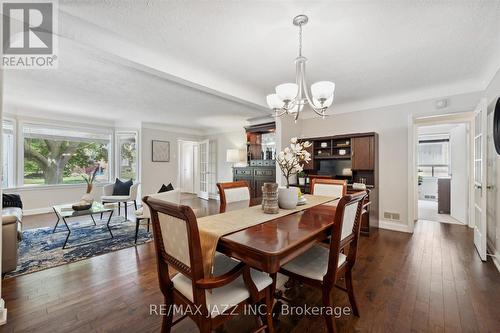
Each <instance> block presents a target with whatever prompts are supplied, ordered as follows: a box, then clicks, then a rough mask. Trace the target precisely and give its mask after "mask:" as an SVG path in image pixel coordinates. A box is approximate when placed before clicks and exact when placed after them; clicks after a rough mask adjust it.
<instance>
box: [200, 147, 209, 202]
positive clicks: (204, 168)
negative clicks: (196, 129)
mask: <svg viewBox="0 0 500 333" xmlns="http://www.w3.org/2000/svg"><path fill="white" fill-rule="evenodd" d="M209 147H210V143H209V141H208V140H204V141H201V142H200V143H199V144H198V152H199V159H198V160H199V163H200V164H199V165H200V167H199V175H200V177H199V179H200V190H199V192H198V197H200V198H201V199H205V200H208V192H209V190H210V189H209V177H210V173H209V159H210V151H209V150H210V149H209Z"/></svg>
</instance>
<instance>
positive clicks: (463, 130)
mask: <svg viewBox="0 0 500 333" xmlns="http://www.w3.org/2000/svg"><path fill="white" fill-rule="evenodd" d="M467 139H468V138H467V124H458V125H456V126H455V127H454V128H452V129H451V131H450V162H451V193H450V194H451V211H450V215H451V217H453V218H454V219H455V220H457V221H459V222H460V223H463V224H467V223H468V221H467V212H468V199H469V198H468V193H469V184H470V179H469V177H468V170H467V166H468V162H467V160H469V159H470V156H467V155H468V154H467Z"/></svg>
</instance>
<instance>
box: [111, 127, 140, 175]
mask: <svg viewBox="0 0 500 333" xmlns="http://www.w3.org/2000/svg"><path fill="white" fill-rule="evenodd" d="M116 146H117V150H116V151H117V154H118V156H117V175H116V176H117V177H118V178H120V179H121V180H129V179H132V180H133V181H135V180H136V179H137V133H135V132H117V133H116Z"/></svg>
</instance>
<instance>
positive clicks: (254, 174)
mask: <svg viewBox="0 0 500 333" xmlns="http://www.w3.org/2000/svg"><path fill="white" fill-rule="evenodd" d="M233 180H234V181H238V180H246V181H247V182H248V184H249V185H250V196H251V197H252V198H260V197H261V196H262V185H264V183H275V182H276V167H275V166H247V167H235V168H233Z"/></svg>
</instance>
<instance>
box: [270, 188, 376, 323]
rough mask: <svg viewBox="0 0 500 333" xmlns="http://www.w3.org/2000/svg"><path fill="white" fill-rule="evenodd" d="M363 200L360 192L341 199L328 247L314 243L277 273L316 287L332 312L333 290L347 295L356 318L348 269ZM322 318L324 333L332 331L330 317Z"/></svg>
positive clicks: (357, 313) (324, 303)
mask: <svg viewBox="0 0 500 333" xmlns="http://www.w3.org/2000/svg"><path fill="white" fill-rule="evenodd" d="M365 197H366V192H364V191H362V192H357V193H354V194H350V195H346V196H343V197H342V198H341V199H340V201H339V203H338V205H337V208H336V211H335V217H334V223H333V226H332V236H331V241H330V244H329V245H326V244H323V243H318V244H317V245H314V246H313V247H312V248H310V249H309V250H307V251H306V252H304V253H303V254H302V255H300V256H298V257H296V258H295V259H293V260H291V261H290V262H288V263H287V264H285V265H284V266H283V267H282V268H281V269H280V273H282V274H284V275H286V276H288V277H290V278H292V279H294V280H296V281H300V282H303V283H306V284H309V285H311V286H313V287H317V288H320V289H321V290H322V293H323V305H324V306H325V307H330V308H331V309H332V310H333V307H334V305H333V303H332V296H333V290H334V288H337V289H340V290H342V291H344V292H347V295H348V297H349V303H350V304H351V307H352V312H353V314H354V315H355V316H358V317H359V310H358V306H357V304H356V299H355V297H354V289H353V284H352V268H353V267H354V263H355V262H356V253H357V249H358V240H359V232H360V225H361V223H360V216H361V210H362V205H363V200H364V198H365ZM345 253H347V255H346V254H345ZM341 276H344V278H345V288H344V287H342V286H339V285H337V283H336V282H337V279H338V278H339V277H341ZM324 317H325V321H326V327H327V329H328V332H330V333H331V332H335V322H334V318H333V315H329V314H328V313H326V312H325V313H324Z"/></svg>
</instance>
